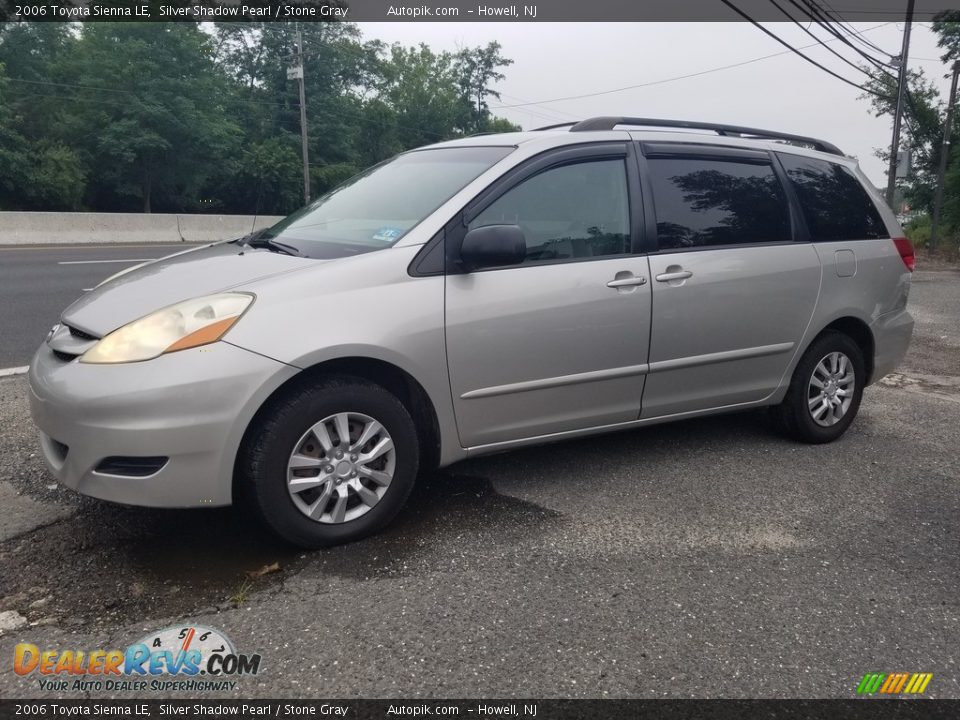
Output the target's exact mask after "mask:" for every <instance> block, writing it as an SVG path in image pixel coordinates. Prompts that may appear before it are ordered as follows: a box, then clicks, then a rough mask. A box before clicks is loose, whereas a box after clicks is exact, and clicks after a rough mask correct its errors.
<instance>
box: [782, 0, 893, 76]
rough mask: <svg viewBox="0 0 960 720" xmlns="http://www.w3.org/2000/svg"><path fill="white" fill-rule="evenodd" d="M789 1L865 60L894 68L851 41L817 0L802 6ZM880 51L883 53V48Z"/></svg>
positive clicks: (882, 67) (805, 2) (879, 66)
mask: <svg viewBox="0 0 960 720" xmlns="http://www.w3.org/2000/svg"><path fill="white" fill-rule="evenodd" d="M788 1H789V2H790V4H791V5H793V6H794V7H796V8H797V9H798V10H800V12H803V13H806V15H807V16H808V17H809V18H810V19H811V20H813V21H814V22H816V23H817V25H819V26H820V27H821V28H823V29H824V30H826V31H827V32H828V33H830V34H831V35H833V36H834V37H835V38H836V39H837V40H839V41H840V42H842V43H843V44H844V45H846V46H848V47H849V48H851V49H852V50H853V51H854V52H856V53H857V54H858V55H860V56H861V57H862V58H863V59H864V60H866V61H867V62H869V63H870V64H871V65H873V66H874V67H875V68H877V69H878V70H883V69H884V68H890V69H892V68H893V66H892V65H891V64H890V63H889V62H886V61H884V60H878V59H877V58H875V57H874V56H873V55H871V54H869V53H867V52H864V51H863V50H862V49H861V48H858V47H857V46H856V45H854V44H853V43H851V42H850V40H848V39H847V37H846V35H844V34H843V33H841V32H838V31H837V29H836V28H834V27H833V26H832V25H831V24H830V16H829V15H827V14H825V11H824V10H823V8H821V7H820V6H819V5H817V4H816V2H815V0H802V2H803V4H804V5H806V7H801V6H800V5H799V4H798V3H797V2H796V0H788ZM880 52H881V53H883V51H882V50H881V51H880ZM884 55H885V56H886V57H891V55H890V54H889V53H884Z"/></svg>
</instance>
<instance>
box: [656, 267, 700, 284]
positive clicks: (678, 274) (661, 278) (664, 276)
mask: <svg viewBox="0 0 960 720" xmlns="http://www.w3.org/2000/svg"><path fill="white" fill-rule="evenodd" d="M688 277H693V273H692V272H690V271H689V270H675V271H673V272H665V273H660V274H659V275H657V282H670V281H671V280H686V279H687V278H688Z"/></svg>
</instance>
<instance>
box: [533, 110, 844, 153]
mask: <svg viewBox="0 0 960 720" xmlns="http://www.w3.org/2000/svg"><path fill="white" fill-rule="evenodd" d="M617 125H633V126H637V127H663V128H684V129H689V130H711V131H713V132H715V133H717V135H723V136H733V137H755V138H764V139H768V140H785V141H787V142H791V143H799V144H801V145H809V146H810V147H812V148H813V149H814V150H820V151H821V152H825V153H830V154H831V155H843V151H841V150H840V148H838V147H837V146H836V145H834V144H832V143H828V142H827V141H826V140H818V139H817V138H812V137H806V136H804V135H791V134H790V133H782V132H774V131H773V130H759V129H757V128H749V127H741V126H739V125H720V124H717V123H707V122H694V121H692V120H662V119H658V118H635V117H595V118H589V119H588V120H581V121H580V122H568V123H559V124H557V125H548V126H547V127H542V128H537V129H538V130H553V129H556V128H561V127H570V132H588V131H591V130H613V129H614V128H615V127H616V126H617Z"/></svg>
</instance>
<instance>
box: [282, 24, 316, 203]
mask: <svg viewBox="0 0 960 720" xmlns="http://www.w3.org/2000/svg"><path fill="white" fill-rule="evenodd" d="M296 59H297V64H296V65H294V66H293V67H292V68H288V69H287V79H293V78H296V79H297V82H298V83H299V84H300V146H301V151H302V154H303V203H304V205H306V204H308V203H309V202H310V156H309V154H308V152H307V93H306V90H305V89H304V86H303V34H302V33H301V32H300V24H299V23H297V55H296Z"/></svg>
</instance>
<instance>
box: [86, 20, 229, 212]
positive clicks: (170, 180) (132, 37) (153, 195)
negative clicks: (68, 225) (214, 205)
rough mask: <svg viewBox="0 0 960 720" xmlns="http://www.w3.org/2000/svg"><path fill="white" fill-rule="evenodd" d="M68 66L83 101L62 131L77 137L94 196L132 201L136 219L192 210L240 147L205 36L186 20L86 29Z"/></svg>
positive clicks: (224, 89)
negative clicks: (139, 215) (156, 209)
mask: <svg viewBox="0 0 960 720" xmlns="http://www.w3.org/2000/svg"><path fill="white" fill-rule="evenodd" d="M74 67H75V69H76V73H77V75H78V76H79V77H80V78H82V83H83V87H85V88H89V90H88V93H89V95H88V98H89V99H90V100H91V101H90V102H87V103H85V104H83V105H82V106H80V107H78V109H77V111H76V112H75V113H74V115H73V118H72V120H73V123H72V127H71V130H72V131H73V132H75V133H76V136H77V137H82V138H84V140H85V142H84V150H85V152H86V153H87V154H88V156H89V158H90V164H91V169H92V170H93V178H92V179H91V183H92V184H93V185H94V187H93V188H92V191H93V193H94V196H95V199H96V200H99V201H101V202H104V201H105V202H109V203H113V204H117V205H120V206H125V205H126V204H127V202H128V201H129V199H134V198H135V199H136V200H137V201H138V202H139V204H140V207H141V209H142V210H143V211H144V212H151V211H152V210H153V209H154V207H159V209H161V210H176V209H192V208H193V207H196V200H197V199H198V194H199V188H200V187H201V186H203V185H204V183H205V182H206V180H207V178H208V177H210V176H211V175H214V174H216V173H218V172H219V161H221V160H222V158H223V156H224V154H225V153H226V151H227V149H228V148H230V147H231V146H233V145H235V144H236V142H237V141H238V140H239V137H238V136H239V128H238V127H237V125H236V124H235V123H234V122H233V121H232V120H231V119H230V117H229V116H228V115H227V113H226V111H225V102H226V99H227V93H228V89H229V86H228V84H227V83H226V81H225V78H223V76H222V75H221V74H220V73H219V72H218V71H217V67H216V65H215V63H214V59H213V41H212V39H211V37H210V36H209V35H208V34H207V33H205V32H203V31H202V30H200V29H199V28H198V27H197V26H196V25H194V24H190V23H169V24H164V25H161V26H158V25H156V24H147V23H89V24H86V25H84V26H83V30H82V33H81V36H80V40H79V43H78V46H77V49H76V53H75V58H74ZM125 199H127V201H126V202H125Z"/></svg>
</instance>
